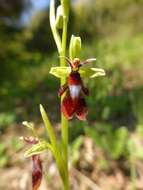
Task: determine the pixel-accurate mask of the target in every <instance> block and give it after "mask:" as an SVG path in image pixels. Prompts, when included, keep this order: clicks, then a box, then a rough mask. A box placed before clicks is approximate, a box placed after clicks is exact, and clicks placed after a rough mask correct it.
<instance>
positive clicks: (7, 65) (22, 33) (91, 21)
mask: <svg viewBox="0 0 143 190" xmlns="http://www.w3.org/2000/svg"><path fill="white" fill-rule="evenodd" d="M19 2H20V1H19ZM80 2H81V1H79V3H76V2H74V3H72V5H71V13H70V20H69V32H68V41H69V39H70V36H71V34H72V33H73V32H74V31H76V33H74V34H75V35H79V36H81V38H82V40H83V42H84V43H83V47H82V52H81V59H82V60H84V59H86V58H89V57H96V58H97V61H96V62H95V63H93V65H92V66H95V67H99V68H100V67H101V68H104V70H105V71H106V74H107V76H106V77H105V78H103V79H102V80H100V79H98V78H97V79H91V80H90V81H89V80H87V79H84V82H85V83H86V85H87V86H88V87H89V90H90V96H89V97H87V104H88V107H89V116H88V122H87V123H79V122H78V121H76V120H73V121H72V122H71V124H70V125H71V126H70V127H69V134H70V136H69V140H70V143H71V147H72V150H71V154H72V155H73V163H75V164H76V163H77V160H78V158H79V152H78V151H79V149H80V147H81V145H82V143H83V138H82V137H83V136H84V135H86V136H89V137H90V138H92V139H93V141H94V142H95V144H96V146H98V147H100V148H101V149H102V151H103V152H104V153H105V155H108V156H107V160H108V161H109V162H110V160H119V159H121V158H122V157H124V158H125V159H126V160H128V165H129V167H130V171H131V177H132V181H133V183H134V180H135V177H136V174H135V173H136V172H135V168H134V167H135V162H136V161H137V160H142V159H143V155H142V152H143V150H142V148H141V147H140V146H138V143H136V140H135V138H134V134H136V135H137V137H138V139H139V141H142V137H143V117H142V115H143V106H142V105H143V99H142V96H143V60H142V55H143V47H142V44H143V25H142V17H143V1H142V0H124V1H123V0H121V1H116V0H110V1H107V0H100V1H96V3H95V0H91V4H90V3H88V5H87V4H84V3H82V2H81V3H80ZM9 6H11V7H12V8H11V12H8V11H7V10H6V9H5V8H4V7H0V16H1V17H5V16H6V17H7V18H8V19H9V20H10V22H11V24H8V23H7V22H6V21H5V19H1V20H0V61H1V69H0V85H1V87H0V100H1V103H0V131H1V132H2V133H4V132H5V129H7V128H11V127H13V125H14V124H15V123H21V121H23V120H27V119H28V120H29V119H30V120H32V121H35V122H37V123H39V119H38V118H39V111H38V108H37V107H38V105H39V104H40V103H41V104H43V105H45V106H44V107H47V109H46V110H47V111H48V112H49V113H48V114H49V116H50V118H51V119H52V121H53V122H55V123H59V121H60V116H59V114H58V112H57V109H58V110H59V99H58V97H57V90H58V88H59V82H58V80H55V78H54V77H53V76H50V74H49V70H50V67H51V65H52V66H57V65H58V54H57V53H56V51H55V50H56V46H55V44H54V40H53V37H52V32H51V30H50V23H49V16H48V14H49V10H44V11H41V12H39V13H36V14H35V15H34V17H33V18H32V19H31V21H29V23H28V25H26V26H23V27H20V26H17V25H15V24H14V23H15V20H16V19H17V18H18V17H19V15H20V14H21V12H22V10H25V9H26V8H27V5H26V6H25V4H23V2H22V0H21V4H20V5H18V4H17V2H16V1H15V5H14V4H13V5H9ZM17 7H19V8H18V9H17ZM83 9H84V14H82V12H83ZM68 45H69V44H68ZM67 54H68V52H67ZM49 103H50V109H49ZM51 105H52V106H51ZM13 129H14V127H13ZM82 135H83V136H82ZM127 138H128V141H127V140H126V139H127ZM14 144H15V143H14ZM15 145H16V144H15ZM134 147H135V148H134ZM135 149H136V151H133V150H135ZM5 155H6V156H5ZM7 160H8V158H7V153H6V146H5V144H3V143H2V144H1V145H0V166H5V165H6V164H7V162H8V161H7ZM134 186H135V185H134V184H133V187H134ZM134 189H135V188H134Z"/></svg>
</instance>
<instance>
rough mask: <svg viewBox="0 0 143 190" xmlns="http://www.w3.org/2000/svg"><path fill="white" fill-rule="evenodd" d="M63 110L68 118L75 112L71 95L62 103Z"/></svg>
mask: <svg viewBox="0 0 143 190" xmlns="http://www.w3.org/2000/svg"><path fill="white" fill-rule="evenodd" d="M61 111H62V113H63V114H64V116H65V117H66V118H67V119H72V117H73V113H74V106H73V101H72V98H71V97H70V95H66V96H65V97H64V99H63V102H62V105H61Z"/></svg>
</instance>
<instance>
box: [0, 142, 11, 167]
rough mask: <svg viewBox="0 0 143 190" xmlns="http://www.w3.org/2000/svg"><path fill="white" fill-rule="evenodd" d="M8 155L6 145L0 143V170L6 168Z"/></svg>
mask: <svg viewBox="0 0 143 190" xmlns="http://www.w3.org/2000/svg"><path fill="white" fill-rule="evenodd" d="M8 159H9V157H8V155H7V154H6V145H5V144H3V143H0V168H1V167H4V166H5V165H6V164H7V162H8Z"/></svg>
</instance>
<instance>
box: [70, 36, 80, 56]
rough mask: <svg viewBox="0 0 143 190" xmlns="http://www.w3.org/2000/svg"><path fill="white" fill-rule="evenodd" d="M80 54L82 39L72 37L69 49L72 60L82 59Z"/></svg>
mask: <svg viewBox="0 0 143 190" xmlns="http://www.w3.org/2000/svg"><path fill="white" fill-rule="evenodd" d="M80 52H81V38H80V37H76V36H74V35H72V36H71V40H70V47H69V55H70V59H71V60H73V59H74V58H76V57H80Z"/></svg>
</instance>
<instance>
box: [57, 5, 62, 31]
mask: <svg viewBox="0 0 143 190" xmlns="http://www.w3.org/2000/svg"><path fill="white" fill-rule="evenodd" d="M56 27H57V28H58V29H62V28H63V8H62V6H61V5H60V6H58V8H57V13H56Z"/></svg>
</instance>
